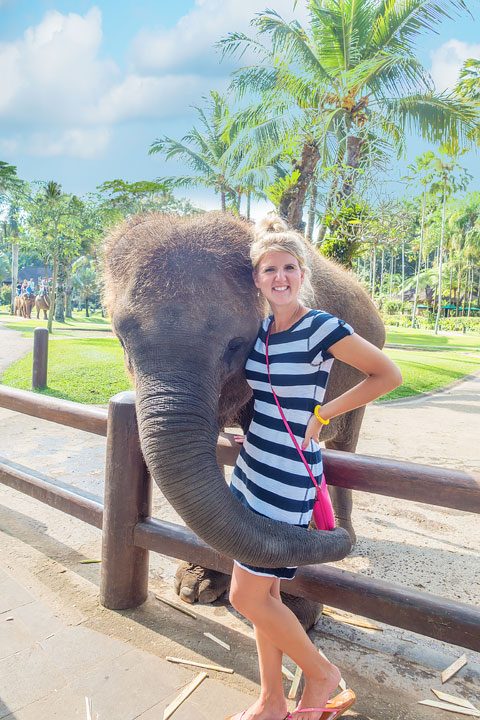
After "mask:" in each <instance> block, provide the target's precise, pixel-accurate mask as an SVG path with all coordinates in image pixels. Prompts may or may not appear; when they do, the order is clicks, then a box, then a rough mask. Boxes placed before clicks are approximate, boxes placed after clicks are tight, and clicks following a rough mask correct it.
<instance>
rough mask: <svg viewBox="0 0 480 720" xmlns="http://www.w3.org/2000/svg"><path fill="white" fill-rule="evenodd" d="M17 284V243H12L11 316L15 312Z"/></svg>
mask: <svg viewBox="0 0 480 720" xmlns="http://www.w3.org/2000/svg"><path fill="white" fill-rule="evenodd" d="M17 283H18V242H17V241H16V238H15V241H14V242H12V293H11V295H12V297H11V308H10V313H11V315H13V314H14V312H15V297H16V295H17Z"/></svg>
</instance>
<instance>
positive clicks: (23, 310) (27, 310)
mask: <svg viewBox="0 0 480 720" xmlns="http://www.w3.org/2000/svg"><path fill="white" fill-rule="evenodd" d="M34 305H35V296H34V295H29V294H28V293H25V294H24V295H21V296H20V315H21V316H22V317H24V318H27V319H28V320H30V318H31V317H32V310H33V306H34Z"/></svg>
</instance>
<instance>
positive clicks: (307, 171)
mask: <svg viewBox="0 0 480 720" xmlns="http://www.w3.org/2000/svg"><path fill="white" fill-rule="evenodd" d="M319 159H320V153H319V152H318V147H317V146H316V145H315V143H313V142H312V143H305V145H304V146H303V149H302V157H301V160H300V162H297V163H295V167H294V168H293V169H294V170H298V171H299V173H300V175H299V178H298V181H297V183H296V184H295V185H294V186H293V187H291V188H288V190H286V191H285V193H284V194H283V196H282V199H281V200H280V204H279V207H278V210H279V214H280V216H281V217H282V218H283V219H284V220H286V221H287V223H288V225H289V226H290V227H292V228H294V229H295V230H299V231H302V225H303V222H302V216H303V206H304V204H305V196H306V194H307V189H308V186H309V185H310V183H311V181H312V178H313V176H314V174H315V170H316V167H317V165H318V161H319Z"/></svg>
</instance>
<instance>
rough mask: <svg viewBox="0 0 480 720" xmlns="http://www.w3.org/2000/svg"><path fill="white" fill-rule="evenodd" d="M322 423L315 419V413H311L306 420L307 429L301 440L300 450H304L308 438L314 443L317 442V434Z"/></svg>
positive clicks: (308, 440)
mask: <svg viewBox="0 0 480 720" xmlns="http://www.w3.org/2000/svg"><path fill="white" fill-rule="evenodd" d="M322 427H323V425H322V423H321V422H319V421H318V420H317V418H316V417H315V415H312V417H311V418H310V420H309V421H308V425H307V429H306V430H305V437H304V438H303V442H302V450H306V449H307V447H308V445H309V443H310V440H314V441H315V442H316V443H319V442H320V440H319V437H318V436H319V435H320V432H321V430H322Z"/></svg>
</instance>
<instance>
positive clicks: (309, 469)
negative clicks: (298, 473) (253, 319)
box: [265, 323, 319, 490]
mask: <svg viewBox="0 0 480 720" xmlns="http://www.w3.org/2000/svg"><path fill="white" fill-rule="evenodd" d="M271 327H272V323H270V325H269V326H268V330H267V336H266V339H265V361H266V364H267V374H268V382H269V383H270V387H271V389H272V393H273V397H274V399H275V402H276V404H277V408H278V412H279V413H280V417H281V418H282V420H283V424H284V425H285V427H286V428H287V431H288V434H289V435H290V437H291V439H292V442H293V444H294V445H295V447H296V449H297V452H298V454H299V455H300V457H301V458H302V462H303V464H304V465H305V467H306V469H307V472H308V474H309V475H310V478H311V480H312V482H313V484H314V485H315V487H316V488H317V490H318V489H319V486H318V482H317V481H316V479H315V475H314V474H313V472H312V470H311V468H310V465H309V464H308V462H307V461H306V459H305V455H304V454H303V451H302V448H301V447H300V445H299V444H298V442H297V439H296V437H295V435H294V434H293V432H292V430H291V428H290V425H289V424H288V421H287V418H286V417H285V414H284V412H283V410H282V406H281V405H280V402H279V400H278V397H277V393H276V392H275V390H274V389H273V385H272V380H271V378H270V363H269V360H268V339H269V337H270V328H271Z"/></svg>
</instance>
